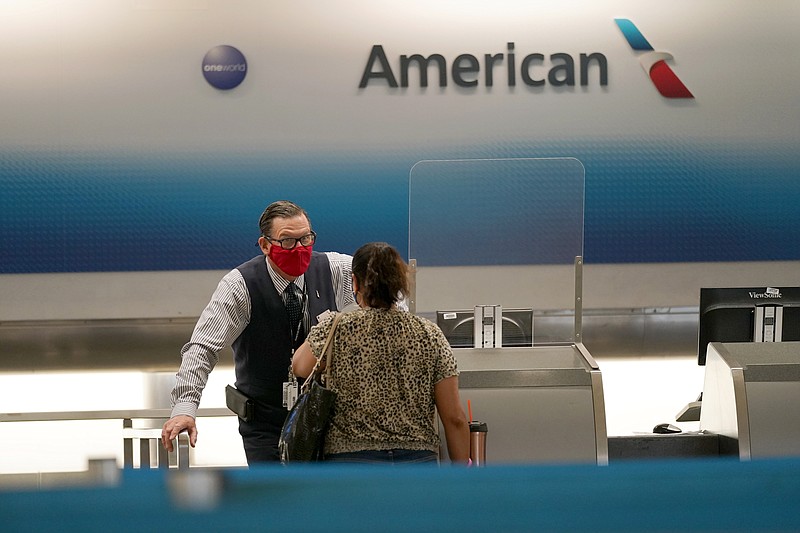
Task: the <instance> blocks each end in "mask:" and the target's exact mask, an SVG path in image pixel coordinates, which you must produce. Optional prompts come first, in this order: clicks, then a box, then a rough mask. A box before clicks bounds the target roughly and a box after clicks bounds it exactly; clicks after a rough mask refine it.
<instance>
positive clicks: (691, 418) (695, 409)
mask: <svg viewBox="0 0 800 533" xmlns="http://www.w3.org/2000/svg"><path fill="white" fill-rule="evenodd" d="M702 405H703V393H702V392H701V393H700V396H698V397H697V400H696V401H694V402H689V403H687V404H686V406H685V407H684V408H683V409H681V411H680V412H679V413H678V414H677V415H675V421H676V422H699V421H700V408H701V407H702Z"/></svg>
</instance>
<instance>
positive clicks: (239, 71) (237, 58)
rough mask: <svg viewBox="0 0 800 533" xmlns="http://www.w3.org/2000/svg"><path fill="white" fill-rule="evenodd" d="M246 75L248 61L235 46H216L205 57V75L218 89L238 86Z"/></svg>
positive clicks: (224, 89)
mask: <svg viewBox="0 0 800 533" xmlns="http://www.w3.org/2000/svg"><path fill="white" fill-rule="evenodd" d="M246 75H247V61H246V60H245V58H244V55H243V54H242V53H241V52H240V51H239V50H237V49H236V48H234V47H233V46H228V45H225V44H223V45H219V46H215V47H214V48H212V49H211V50H209V51H208V53H206V56H205V57H204V58H203V77H205V79H206V81H207V82H208V83H209V84H210V85H211V86H212V87H215V88H217V89H221V90H223V91H226V90H228V89H233V88H234V87H238V86H239V84H240V83H242V81H244V77H245V76H246Z"/></svg>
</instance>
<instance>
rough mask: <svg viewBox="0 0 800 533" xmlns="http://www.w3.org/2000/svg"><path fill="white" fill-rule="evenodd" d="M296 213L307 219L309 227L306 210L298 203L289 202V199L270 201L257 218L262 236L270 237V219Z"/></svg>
mask: <svg viewBox="0 0 800 533" xmlns="http://www.w3.org/2000/svg"><path fill="white" fill-rule="evenodd" d="M298 215H303V216H305V217H306V220H308V227H309V228H310V227H311V219H310V218H308V213H306V210H305V209H303V208H302V207H300V206H299V205H297V204H295V203H293V202H290V201H289V200H278V201H277V202H272V203H271V204H269V205H268V206H267V208H266V209H264V212H263V213H261V218H260V219H259V220H258V229H259V230H260V231H261V235H262V236H264V237H272V221H273V220H274V219H276V218H294V217H296V216H298Z"/></svg>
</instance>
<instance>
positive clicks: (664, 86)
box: [614, 19, 694, 98]
mask: <svg viewBox="0 0 800 533" xmlns="http://www.w3.org/2000/svg"><path fill="white" fill-rule="evenodd" d="M614 22H616V23H617V26H619V29H620V31H622V35H624V36H625V39H626V40H627V41H628V44H629V45H631V48H633V49H634V50H635V51H637V52H642V54H641V55H640V56H639V63H640V64H641V65H642V68H643V69H644V71H645V72H646V73H647V75H648V76H649V77H650V80H652V82H653V84H654V85H655V86H656V89H658V92H659V93H661V96H663V97H664V98H694V95H692V93H691V92H689V89H687V88H686V86H685V85H684V84H683V82H682V81H681V80H680V78H678V75H677V74H675V72H673V70H672V69H671V68H670V66H669V65H668V64H667V61H669V60H671V59H673V57H672V54H670V53H668V52H659V51H656V50H654V49H653V47H652V46H651V45H650V43H649V42H648V41H647V39H645V37H644V35H642V32H640V31H639V28H637V27H636V25H635V24H634V23H633V22H631V21H630V20H628V19H614Z"/></svg>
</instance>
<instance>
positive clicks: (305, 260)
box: [269, 243, 313, 277]
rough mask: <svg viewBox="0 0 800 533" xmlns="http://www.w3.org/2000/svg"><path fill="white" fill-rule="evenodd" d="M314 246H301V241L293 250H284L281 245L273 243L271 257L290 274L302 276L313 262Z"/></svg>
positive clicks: (270, 250) (270, 251)
mask: <svg viewBox="0 0 800 533" xmlns="http://www.w3.org/2000/svg"><path fill="white" fill-rule="evenodd" d="M311 248H313V245H312V246H301V245H300V244H299V243H298V244H297V246H295V247H294V248H292V249H291V250H284V249H283V248H281V247H280V246H279V245H277V246H276V245H272V246H271V247H270V249H269V258H270V259H272V261H273V262H274V263H275V265H276V266H277V267H278V268H280V269H281V270H282V271H284V272H286V273H287V274H289V275H290V276H294V277H297V276H300V275H302V274H303V273H304V272H305V271H306V270H308V265H309V264H310V263H311Z"/></svg>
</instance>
